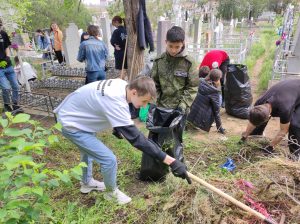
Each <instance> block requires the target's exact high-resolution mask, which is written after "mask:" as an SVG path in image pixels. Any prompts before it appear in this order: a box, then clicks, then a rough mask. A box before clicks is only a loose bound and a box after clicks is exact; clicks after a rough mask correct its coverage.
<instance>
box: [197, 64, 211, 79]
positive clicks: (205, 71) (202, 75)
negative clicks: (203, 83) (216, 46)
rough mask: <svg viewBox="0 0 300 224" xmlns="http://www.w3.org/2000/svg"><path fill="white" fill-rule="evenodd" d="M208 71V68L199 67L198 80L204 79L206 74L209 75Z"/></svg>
mask: <svg viewBox="0 0 300 224" xmlns="http://www.w3.org/2000/svg"><path fill="white" fill-rule="evenodd" d="M209 71H210V69H209V67H208V66H201V67H200V69H199V78H205V77H206V76H207V75H208V73H209Z"/></svg>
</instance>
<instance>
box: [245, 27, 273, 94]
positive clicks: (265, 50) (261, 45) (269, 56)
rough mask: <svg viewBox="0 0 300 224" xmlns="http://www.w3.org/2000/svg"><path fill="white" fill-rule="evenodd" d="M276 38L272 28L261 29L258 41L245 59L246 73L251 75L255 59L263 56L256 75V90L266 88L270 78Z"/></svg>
mask: <svg viewBox="0 0 300 224" xmlns="http://www.w3.org/2000/svg"><path fill="white" fill-rule="evenodd" d="M276 39H278V36H277V34H276V32H275V31H274V29H264V30H263V31H261V34H260V39H259V41H258V42H256V43H254V44H253V46H252V48H251V50H250V53H249V54H248V56H247V58H246V61H245V64H246V65H247V67H248V73H249V75H250V77H251V75H252V74H253V68H254V66H255V64H256V61H257V60H258V59H259V58H261V57H264V58H265V59H264V61H263V64H262V68H261V71H260V73H259V75H258V77H259V85H258V90H259V91H260V92H261V91H263V90H265V89H267V87H268V82H269V80H270V79H271V75H272V69H273V60H274V53H275V48H276V46H275V41H276Z"/></svg>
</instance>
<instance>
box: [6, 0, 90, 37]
mask: <svg viewBox="0 0 300 224" xmlns="http://www.w3.org/2000/svg"><path fill="white" fill-rule="evenodd" d="M8 2H9V3H10V5H12V6H14V7H15V9H16V10H17V13H16V16H17V20H16V21H17V23H18V24H19V26H21V27H22V28H23V29H24V30H28V31H31V32H34V31H35V30H36V29H44V28H49V27H50V23H51V22H53V21H54V22H57V24H58V25H59V27H60V28H61V29H63V28H66V27H67V26H68V23H71V22H74V23H75V24H76V25H77V26H78V27H81V28H83V29H85V28H86V27H87V25H88V24H89V23H90V22H91V20H92V17H91V14H90V13H89V11H88V10H87V8H86V7H85V6H84V5H83V4H80V0H65V1H57V0H48V1H43V0H35V1H30V0H24V1H19V0H8Z"/></svg>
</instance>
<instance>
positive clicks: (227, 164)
mask: <svg viewBox="0 0 300 224" xmlns="http://www.w3.org/2000/svg"><path fill="white" fill-rule="evenodd" d="M221 168H223V169H226V170H228V171H233V170H234V169H235V168H236V166H235V164H234V161H233V160H232V159H231V158H227V160H226V162H225V163H224V164H223V165H221Z"/></svg>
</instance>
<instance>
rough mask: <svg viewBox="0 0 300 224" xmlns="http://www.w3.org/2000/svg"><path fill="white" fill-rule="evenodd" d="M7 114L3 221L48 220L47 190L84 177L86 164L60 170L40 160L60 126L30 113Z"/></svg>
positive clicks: (1, 154) (1, 170)
mask: <svg viewBox="0 0 300 224" xmlns="http://www.w3.org/2000/svg"><path fill="white" fill-rule="evenodd" d="M6 117H7V118H5V119H3V118H0V125H1V132H0V139H1V140H0V201H1V204H0V208H1V209H0V223H29V222H32V221H41V220H43V222H46V221H47V220H50V219H51V217H52V208H51V206H50V203H49V196H48V195H47V193H46V190H47V189H49V188H53V187H58V186H59V185H60V183H61V182H62V183H64V184H72V183H71V178H72V177H73V178H76V179H80V176H81V175H82V170H81V168H82V167H83V166H84V164H80V165H78V166H76V167H74V168H71V169H69V170H63V171H59V170H51V169H48V168H47V166H46V164H44V163H38V162H37V161H36V160H35V158H37V157H39V156H43V154H44V149H46V148H47V147H49V146H50V145H51V144H52V143H54V142H57V141H58V139H57V136H56V135H55V134H54V130H55V129H57V128H59V126H55V127H54V128H52V129H50V130H49V129H44V128H42V127H40V125H39V123H38V122H37V121H34V120H30V115H28V114H18V115H16V116H15V117H14V116H12V115H11V114H10V113H6Z"/></svg>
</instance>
